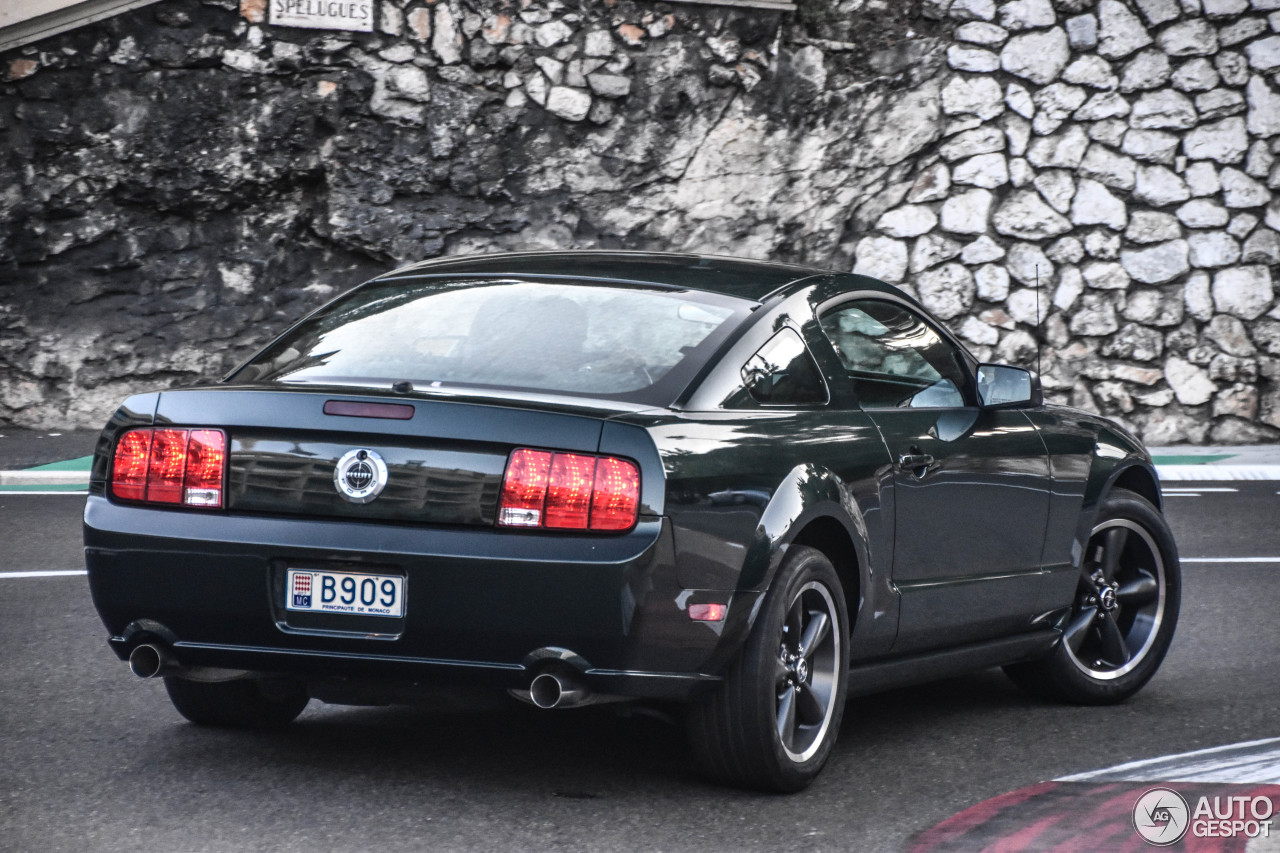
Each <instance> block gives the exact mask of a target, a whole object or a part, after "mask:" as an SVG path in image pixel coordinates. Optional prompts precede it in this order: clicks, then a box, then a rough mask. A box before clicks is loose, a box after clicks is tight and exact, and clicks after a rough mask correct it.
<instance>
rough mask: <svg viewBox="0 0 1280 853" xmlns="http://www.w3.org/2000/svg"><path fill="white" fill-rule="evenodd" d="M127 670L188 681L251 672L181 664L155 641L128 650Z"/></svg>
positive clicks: (222, 678)
mask: <svg viewBox="0 0 1280 853" xmlns="http://www.w3.org/2000/svg"><path fill="white" fill-rule="evenodd" d="M129 671H130V672H132V673H133V674H134V675H136V676H138V677H139V678H162V677H164V676H168V675H174V676H178V677H181V678H185V679H187V680H189V681H207V682H218V681H237V680H239V679H241V678H250V677H252V674H251V673H249V672H246V671H244V670H240V669H219V668H217V667H211V666H183V665H182V664H181V663H179V662H178V660H177V658H175V657H174V656H173V652H171V651H170V650H169V649H167V648H165V647H164V646H159V645H156V644H155V643H140V644H138V645H136V646H134V647H133V651H131V652H129Z"/></svg>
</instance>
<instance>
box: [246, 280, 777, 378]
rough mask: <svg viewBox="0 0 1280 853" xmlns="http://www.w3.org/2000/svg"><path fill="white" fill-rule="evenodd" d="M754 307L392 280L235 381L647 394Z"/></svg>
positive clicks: (692, 366)
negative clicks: (405, 384)
mask: <svg viewBox="0 0 1280 853" xmlns="http://www.w3.org/2000/svg"><path fill="white" fill-rule="evenodd" d="M753 305H754V303H752V302H749V301H747V300H742V299H736V298H732V297H726V296H722V295H719V294H712V293H704V292H701V291H681V290H668V289H661V288H648V287H642V286H634V287H633V286H605V285H592V284H576V283H573V284H569V283H558V282H533V281H510V280H501V281H494V280H479V281H476V280H472V281H440V280H429V281H425V282H424V281H410V282H388V283H383V284H376V285H372V286H366V287H362V288H358V289H357V290H355V291H353V293H352V294H350V295H349V296H348V297H347V298H345V299H342V300H340V301H338V302H336V303H334V304H333V305H331V306H329V307H328V308H326V309H325V310H324V311H322V312H321V313H319V314H317V315H315V316H313V317H311V318H309V319H308V320H306V321H305V322H304V323H302V324H301V325H299V326H298V327H296V328H294V329H293V330H291V331H290V332H289V333H288V334H286V335H285V336H284V337H283V338H281V339H280V340H279V341H277V342H275V343H274V344H272V345H271V346H270V347H269V348H268V349H267V350H266V351H264V352H263V353H262V354H261V355H259V356H257V357H256V358H254V359H253V360H252V361H251V362H250V363H249V364H247V365H246V366H245V367H243V368H241V369H240V370H239V371H238V372H237V373H236V374H235V375H234V376H233V377H232V378H233V379H234V380H235V381H241V382H306V383H318V384H358V385H372V386H379V385H385V384H394V383H396V382H404V381H408V382H411V383H413V385H414V386H415V387H416V388H420V389H421V388H448V387H452V386H481V387H502V388H516V389H525V390H533V391H547V392H555V393H567V394H582V395H591V396H601V397H610V398H617V399H635V400H637V401H641V402H649V400H647V399H645V397H646V394H645V392H646V391H648V390H650V389H655V388H659V387H660V386H663V385H670V386H674V385H677V384H679V381H680V380H681V379H682V378H683V379H685V380H687V379H688V378H689V377H691V376H692V374H693V372H695V371H696V368H697V366H698V364H700V363H701V362H702V361H703V360H705V358H706V357H707V355H708V354H709V353H710V352H711V351H714V348H715V347H716V346H717V345H718V343H719V342H720V341H722V340H723V339H724V337H725V336H727V335H728V333H729V332H730V331H731V330H732V328H733V326H734V325H736V322H737V321H739V320H740V319H741V318H742V317H744V316H746V315H747V313H749V311H750V308H751V307H752V306H753ZM667 390H670V389H667ZM676 390H677V391H678V390H679V389H676ZM673 396H674V395H673ZM662 402H669V399H668V400H665V401H662Z"/></svg>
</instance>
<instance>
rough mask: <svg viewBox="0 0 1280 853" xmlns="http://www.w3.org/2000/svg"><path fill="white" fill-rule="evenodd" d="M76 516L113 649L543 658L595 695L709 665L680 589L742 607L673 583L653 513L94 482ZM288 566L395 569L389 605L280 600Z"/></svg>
mask: <svg viewBox="0 0 1280 853" xmlns="http://www.w3.org/2000/svg"><path fill="white" fill-rule="evenodd" d="M84 529H85V561H86V564H87V566H88V569H89V585H90V590H91V592H92V595H93V600H94V604H95V605H96V607H97V608H98V612H99V614H100V616H101V617H102V620H103V622H104V624H105V625H106V627H107V630H108V631H109V632H110V635H111V640H110V642H111V645H112V647H113V648H114V649H115V651H116V652H117V654H118V655H120V656H121V657H122V658H123V657H126V656H127V655H128V653H129V652H130V651H131V650H132V649H133V648H134V647H135V646H137V645H138V644H139V643H143V642H153V643H158V644H161V645H163V646H166V647H167V648H168V649H169V650H171V652H172V654H173V656H174V658H175V659H176V660H177V662H178V663H180V664H181V665H183V666H192V667H215V668H221V669H230V670H247V671H250V672H257V673H272V674H279V675H290V676H297V677H301V678H309V679H324V678H335V677H336V678H376V679H387V680H396V681H415V682H444V681H448V682H458V681H462V682H473V683H484V684H492V685H493V686H495V687H507V688H515V689H520V688H527V687H528V686H529V682H530V680H531V679H532V677H533V676H534V675H535V674H536V673H537V672H538V671H539V670H540V669H541V668H544V667H546V666H548V665H552V664H554V665H556V666H570V667H571V668H573V669H574V670H576V673H577V674H578V675H580V676H581V677H582V679H583V680H584V681H585V682H586V683H587V685H588V686H589V687H590V688H591V689H592V690H595V691H597V692H600V693H610V694H618V695H622V696H636V697H649V698H669V699H682V698H686V697H687V696H688V695H689V694H690V693H691V692H692V691H694V690H696V689H697V688H698V686H699V685H700V684H703V683H706V682H710V681H715V680H718V679H717V677H716V669H717V661H720V660H723V659H724V656H725V652H724V649H725V645H726V644H727V643H728V642H729V638H728V636H726V632H725V623H715V624H706V623H699V622H694V621H692V620H690V619H689V617H688V615H687V612H686V609H685V608H686V607H687V606H688V604H690V603H695V602H708V601H716V600H719V601H723V602H725V603H730V604H731V606H730V611H731V612H732V611H741V612H743V613H744V615H745V614H747V613H749V611H750V610H751V609H752V605H753V604H754V596H752V595H748V596H746V598H742V597H739V600H738V601H732V600H731V593H730V592H716V591H705V590H686V589H683V588H682V587H680V586H679V585H678V583H677V581H676V572H675V567H674V557H673V549H672V544H671V543H672V537H671V532H670V529H669V526H668V524H667V522H666V521H665V520H664V519H656V518H653V519H644V520H642V521H641V522H640V524H639V525H638V526H637V527H636V529H635V530H633V531H632V532H630V533H627V534H625V535H622V536H593V535H567V534H530V533H525V532H517V531H501V530H493V529H463V528H452V529H444V528H423V527H412V526H408V525H392V524H371V523H363V522H341V521H332V520H323V521H321V520H312V519H299V518H279V517H266V516H236V515H229V514H224V513H205V512H197V511H182V510H163V509H147V508H140V507H134V506H122V505H117V504H114V503H112V502H110V501H109V500H107V499H106V498H104V497H100V496H97V495H93V496H91V497H90V498H89V501H88V504H87V505H86V508H85V528H84ZM298 567H308V568H319V569H327V570H331V571H353V572H365V573H374V574H395V575H402V576H403V577H404V578H405V594H404V604H405V615H404V618H403V619H392V618H387V617H348V616H337V615H332V616H326V617H324V618H323V619H319V620H317V619H305V618H300V617H299V616H298V615H297V614H295V613H293V612H291V611H287V610H286V608H285V607H284V595H285V584H284V578H285V576H286V572H287V570H288V569H289V568H298ZM747 599H750V601H748V600H747ZM735 605H736V606H735ZM735 621H736V620H735ZM730 624H732V623H730Z"/></svg>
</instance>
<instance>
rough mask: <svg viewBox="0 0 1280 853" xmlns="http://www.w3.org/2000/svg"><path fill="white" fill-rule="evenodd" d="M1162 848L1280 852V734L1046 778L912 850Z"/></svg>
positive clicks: (953, 821)
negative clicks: (1045, 780)
mask: <svg viewBox="0 0 1280 853" xmlns="http://www.w3.org/2000/svg"><path fill="white" fill-rule="evenodd" d="M1273 827H1274V832H1273V831H1272V829H1273ZM1159 848H1164V849H1168V850H1183V851H1192V853H1280V738H1267V739H1265V740H1255V741H1248V742H1245V743H1236V744H1229V745H1226V746H1218V747H1213V748H1211V749H1201V750H1196V751H1194V752H1187V753H1181V754H1178V755H1167V756H1161V757H1158V758H1150V759H1145V760H1142V761H1132V762H1128V763H1126V764H1119V765H1116V766H1115V767H1108V768H1105V769H1102V770H1094V771H1089V772H1087V773H1076V774H1073V775H1070V776H1063V777H1061V778H1059V779H1055V780H1053V781H1052V782H1041V783H1040V784H1038V785H1031V786H1029V787H1026V788H1021V789H1019V790H1017V791H1011V792H1010V793H1007V794H1002V795H1000V796H998V797H994V798H992V799H990V800H987V801H985V802H982V803H978V804H977V805H975V806H973V807H971V808H968V809H965V810H964V811H962V812H960V813H959V814H957V815H954V816H952V817H950V818H947V819H946V820H944V821H943V822H942V823H940V824H938V825H937V826H934V827H932V828H931V829H928V830H926V831H924V832H922V833H920V834H919V835H918V836H916V838H915V839H914V840H913V842H912V844H911V847H910V848H909V849H910V851H911V853H944V851H945V853H950V852H951V851H956V853H960V851H964V853H969V851H999V853H1030V851H1037V853H1038V851H1054V853H1102V851H1116V852H1117V853H1140V851H1144V850H1155V849H1159Z"/></svg>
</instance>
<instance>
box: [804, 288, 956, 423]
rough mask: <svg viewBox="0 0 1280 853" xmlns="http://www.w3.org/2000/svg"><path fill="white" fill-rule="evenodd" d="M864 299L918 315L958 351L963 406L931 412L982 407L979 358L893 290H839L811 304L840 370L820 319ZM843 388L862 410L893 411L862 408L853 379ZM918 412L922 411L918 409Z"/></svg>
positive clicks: (831, 342) (942, 326) (841, 365)
mask: <svg viewBox="0 0 1280 853" xmlns="http://www.w3.org/2000/svg"><path fill="white" fill-rule="evenodd" d="M865 301H874V302H888V303H890V304H893V305H896V306H897V307H899V308H902V309H903V310H906V311H910V312H911V313H912V314H915V315H916V316H918V317H919V318H920V319H921V321H923V322H924V324H925V325H926V326H928V327H929V328H930V329H933V331H934V332H935V333H937V335H938V336H939V337H940V338H942V339H943V340H944V341H946V342H947V343H948V344H950V345H951V347H952V348H953V349H955V350H956V351H957V352H959V354H960V370H961V372H962V373H964V376H965V387H964V388H962V389H961V393H962V394H963V395H964V397H965V404H964V405H963V406H939V407H937V408H933V409H930V411H955V410H957V409H973V408H981V403H980V397H979V396H978V385H977V368H978V360H977V359H976V358H974V355H973V353H971V352H969V350H968V348H967V347H966V346H965V345H964V344H963V343H961V342H960V340H959V338H957V337H956V336H955V335H954V334H952V333H951V330H950V329H948V328H947V327H946V325H945V324H943V323H942V321H941V320H938V319H937V318H935V317H934V316H933V315H932V314H930V313H929V312H928V311H927V310H926V309H925V308H924V306H922V305H919V304H917V303H915V302H914V301H912V300H910V299H905V298H903V297H901V296H898V295H896V294H893V293H887V292H885V291H881V290H859V291H856V292H854V293H841V294H839V295H838V296H833V297H831V298H830V299H827V300H824V301H823V302H820V303H818V305H816V306H815V307H814V311H813V317H814V320H815V322H816V323H817V324H818V329H819V331H820V333H821V335H822V338H823V340H825V341H826V342H827V347H828V348H829V349H830V350H831V353H830V355H831V357H832V358H833V359H835V363H836V364H837V365H839V366H840V368H841V370H843V369H844V360H843V359H842V358H841V357H840V353H839V351H838V350H837V348H836V345H835V342H834V341H832V340H831V338H830V337H828V336H827V333H826V331H825V330H823V329H822V318H823V316H824V315H826V314H828V313H830V312H831V311H833V310H835V309H837V308H839V307H840V306H841V305H845V304H847V303H850V302H865ZM843 390H846V391H848V393H849V394H850V395H852V397H853V399H854V402H855V403H856V404H857V406H858V408H859V409H860V410H862V411H894V410H893V409H883V408H880V409H863V407H862V400H861V398H859V397H858V391H857V389H856V388H854V387H853V383H852V382H849V383H848V387H847V388H846V389H843ZM919 411H925V410H924V409H920V410H919Z"/></svg>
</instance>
